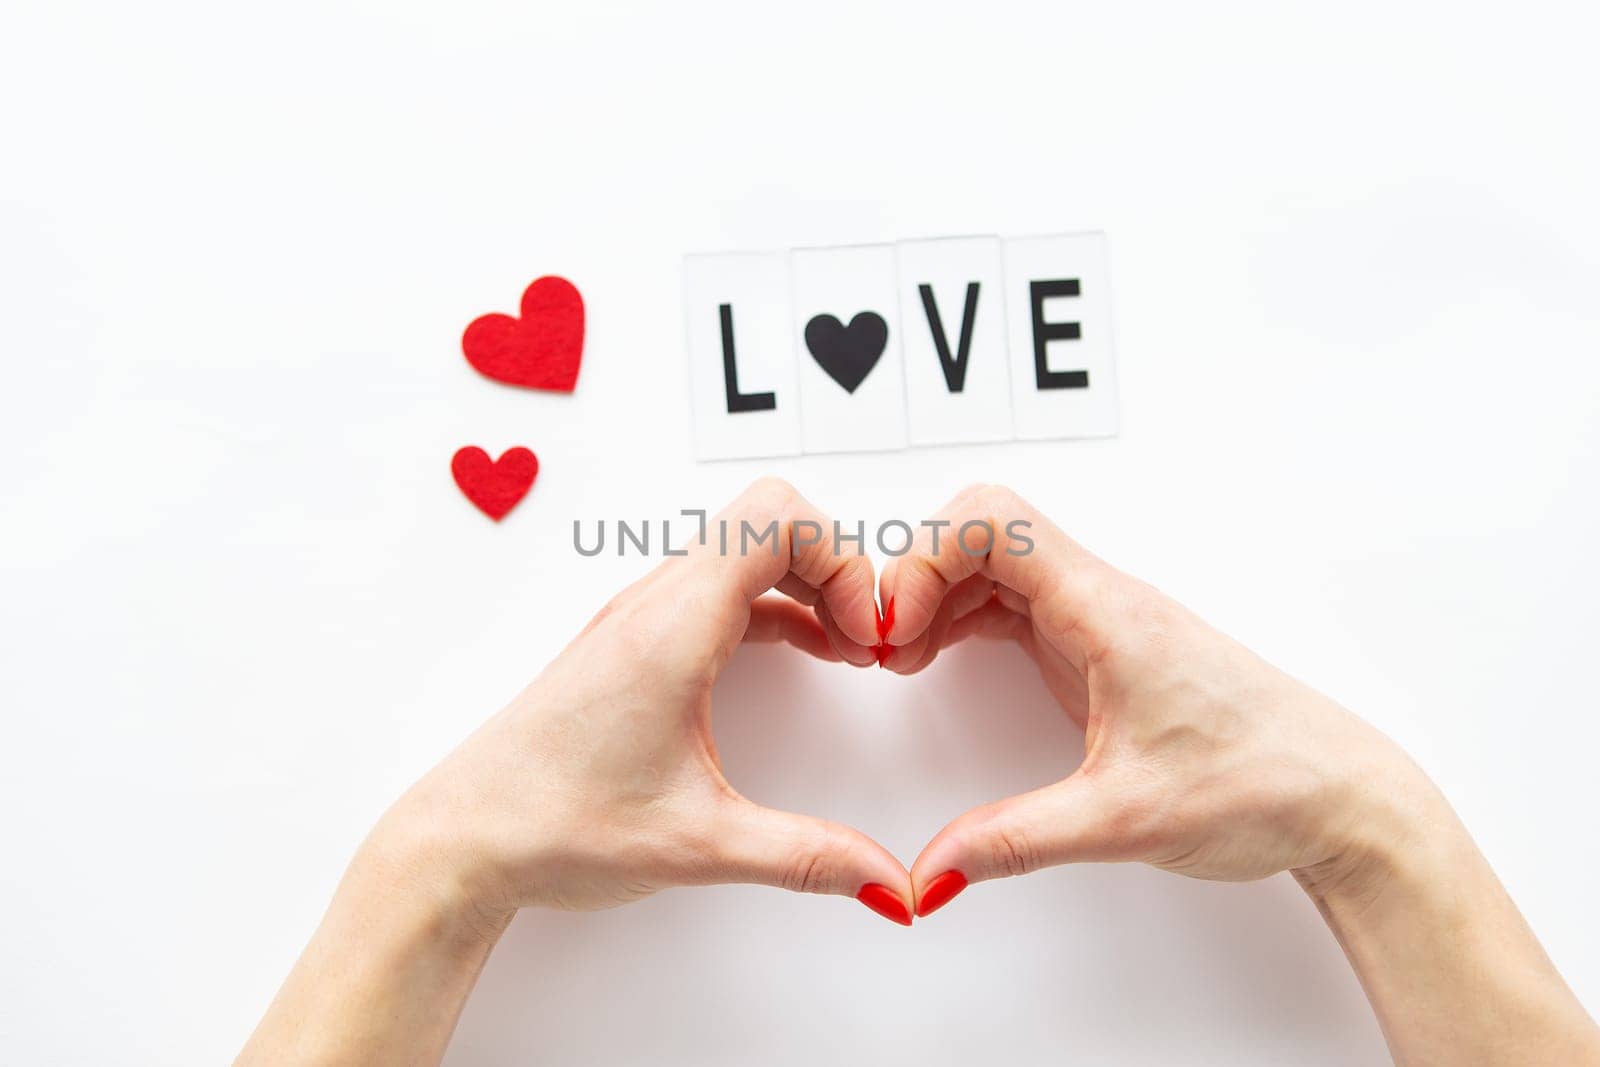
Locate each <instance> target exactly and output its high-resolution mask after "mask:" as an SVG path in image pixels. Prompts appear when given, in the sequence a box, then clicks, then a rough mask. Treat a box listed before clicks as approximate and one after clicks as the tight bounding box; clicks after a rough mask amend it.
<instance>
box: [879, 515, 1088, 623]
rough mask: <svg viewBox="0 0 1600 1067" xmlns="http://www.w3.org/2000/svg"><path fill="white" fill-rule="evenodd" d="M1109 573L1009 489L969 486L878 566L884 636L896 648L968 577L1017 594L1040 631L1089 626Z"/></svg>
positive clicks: (928, 619)
mask: <svg viewBox="0 0 1600 1067" xmlns="http://www.w3.org/2000/svg"><path fill="white" fill-rule="evenodd" d="M1110 573H1112V572H1111V569H1110V568H1109V567H1108V566H1107V565H1106V564H1105V563H1104V562H1103V561H1101V560H1100V559H1099V558H1098V557H1096V556H1094V555H1093V554H1092V553H1090V552H1089V551H1088V550H1086V549H1085V548H1083V546H1081V545H1079V544H1078V543H1077V542H1076V541H1074V540H1072V539H1071V538H1070V537H1068V536H1067V535H1066V534H1064V533H1062V532H1061V530H1060V529H1059V528H1058V527H1057V526H1056V525H1055V524H1054V523H1052V522H1051V521H1050V520H1049V519H1047V518H1045V517H1044V516H1043V515H1041V514H1040V513H1039V512H1038V511H1037V510H1036V509H1035V508H1034V507H1033V506H1032V505H1031V504H1029V503H1028V502H1027V501H1025V500H1023V499H1022V498H1021V497H1020V496H1018V495H1017V494H1016V493H1014V492H1012V491H1011V490H1010V489H1006V488H1004V487H1002V486H994V485H975V486H970V487H968V488H967V489H964V490H962V491H961V492H960V493H958V494H956V496H955V498H954V499H952V500H951V501H950V503H948V504H946V505H945V506H944V507H943V508H942V509H940V511H939V512H938V513H937V514H936V515H935V516H934V518H933V519H931V520H928V521H927V522H924V523H923V524H922V525H921V526H920V527H919V528H918V530H917V532H916V534H915V536H914V537H913V538H912V543H911V547H910V549H909V550H908V551H906V552H905V553H904V554H902V555H901V556H899V557H897V558H896V559H894V560H893V561H891V562H890V564H889V565H888V566H887V567H886V568H885V569H884V572H883V578H882V582H881V588H880V590H879V596H880V597H881V598H882V600H883V602H884V603H885V604H886V605H887V607H886V609H885V622H886V623H888V630H887V632H886V633H885V634H884V640H885V641H886V642H887V643H888V644H891V645H894V646H896V647H899V646H902V645H907V644H911V643H912V642H914V641H916V640H917V639H918V638H920V637H921V636H922V634H923V633H924V632H925V631H926V630H927V628H928V626H929V625H930V624H931V623H932V622H933V620H934V617H935V616H936V615H937V613H938V611H939V605H940V604H941V603H942V602H943V601H944V598H945V594H946V593H947V592H949V590H950V589H951V588H952V587H954V586H955V585H956V584H957V583H959V582H961V581H963V580H965V579H967V578H970V577H971V576H973V575H974V574H982V575H984V576H986V577H988V578H990V579H992V580H993V581H994V582H995V583H996V584H997V585H999V586H1003V587H1005V588H1006V589H1009V590H1011V591H1012V592H1014V593H1015V594H1017V595H1018V596H1020V597H1022V598H1023V599H1024V600H1026V601H1027V602H1028V610H1029V613H1030V614H1031V615H1032V616H1033V617H1034V618H1035V619H1037V620H1038V621H1039V622H1040V623H1041V625H1042V626H1043V627H1044V628H1046V629H1047V631H1048V632H1051V633H1055V634H1063V635H1064V634H1067V633H1070V632H1073V631H1074V630H1079V629H1083V628H1084V627H1088V626H1092V624H1093V619H1094V615H1095V604H1096V601H1097V600H1098V598H1099V593H1100V590H1101V589H1102V588H1103V586H1104V584H1105V580H1106V578H1107V576H1108V575H1109V574H1110ZM891 614H892V619H891V618H890V615H891Z"/></svg>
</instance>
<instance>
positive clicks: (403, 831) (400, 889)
mask: <svg viewBox="0 0 1600 1067" xmlns="http://www.w3.org/2000/svg"><path fill="white" fill-rule="evenodd" d="M345 882H346V885H341V888H340V895H343V894H344V893H345V891H346V888H347V887H348V888H351V889H353V890H354V891H356V892H357V893H358V894H360V895H361V896H362V897H364V898H367V899H376V900H379V901H382V902H384V903H385V904H386V905H388V906H389V907H391V908H392V909H393V910H394V911H396V912H398V913H401V914H404V915H405V916H407V917H408V918H409V920H410V921H411V922H413V923H414V924H417V925H418V926H419V927H421V928H423V929H425V930H428V931H431V932H432V934H433V935H434V936H436V937H437V938H438V939H440V940H441V941H443V942H451V943H459V944H460V945H461V946H462V947H464V948H467V949H471V948H472V947H473V946H474V945H475V944H484V945H488V946H491V947H492V946H493V945H494V943H495V942H497V941H498V940H499V939H500V935H501V934H502V933H504V932H505V929H506V927H507V926H508V925H510V923H511V919H512V918H513V916H515V914H516V911H517V909H516V905H515V904H513V903H511V902H510V901H509V900H508V899H507V898H506V897H505V895H504V894H502V893H500V892H499V891H498V890H497V888H496V885H497V882H496V880H495V879H494V878H493V877H492V876H491V874H490V872H489V871H488V870H487V869H486V867H485V865H484V864H483V863H481V862H479V860H478V858H477V856H476V853H475V852H474V850H473V849H472V848H471V847H470V846H469V845H468V843H467V841H466V840H465V837H464V835H462V834H461V833H459V832H458V831H457V830H455V829H454V828H453V826H452V824H451V822H450V821H449V820H448V819H447V818H445V817H444V816H443V814H442V813H441V812H440V811H438V810H437V809H436V808H434V807H433V806H431V805H429V804H427V803H426V802H425V801H422V800H421V798H419V797H416V796H413V795H411V794H408V795H407V796H406V797H403V798H402V799H401V800H400V802H399V803H397V804H396V805H395V806H394V807H393V808H391V809H390V810H389V811H388V812H387V813H385V815H384V817H383V818H382V819H381V820H379V822H378V825H377V826H376V827H374V828H373V831H372V833H371V834H370V835H369V836H368V837H367V840H366V841H365V842H364V843H363V844H362V846H361V849H360V850H359V851H358V852H357V854H356V858H355V860H354V861H353V862H352V863H351V865H350V870H349V872H348V873H347V874H346V877H345Z"/></svg>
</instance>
